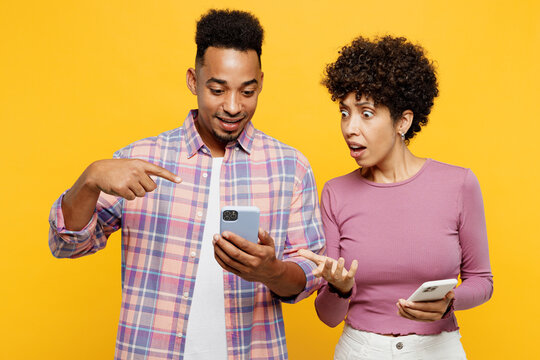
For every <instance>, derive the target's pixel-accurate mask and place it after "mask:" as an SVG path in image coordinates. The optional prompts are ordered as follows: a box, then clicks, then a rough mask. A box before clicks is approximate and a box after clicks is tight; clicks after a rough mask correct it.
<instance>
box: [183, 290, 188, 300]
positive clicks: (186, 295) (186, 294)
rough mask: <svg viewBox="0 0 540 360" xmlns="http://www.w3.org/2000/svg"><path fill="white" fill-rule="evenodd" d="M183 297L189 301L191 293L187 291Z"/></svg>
mask: <svg viewBox="0 0 540 360" xmlns="http://www.w3.org/2000/svg"><path fill="white" fill-rule="evenodd" d="M182 297H183V298H184V299H187V298H188V297H189V293H188V292H187V291H186V292H185V293H184V296H182Z"/></svg>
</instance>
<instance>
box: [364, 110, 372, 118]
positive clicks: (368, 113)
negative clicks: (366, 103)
mask: <svg viewBox="0 0 540 360" xmlns="http://www.w3.org/2000/svg"><path fill="white" fill-rule="evenodd" d="M362 116H363V117H365V118H370V117H372V116H373V113H372V112H371V111H369V110H364V111H362Z"/></svg>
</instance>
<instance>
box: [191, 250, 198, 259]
mask: <svg viewBox="0 0 540 360" xmlns="http://www.w3.org/2000/svg"><path fill="white" fill-rule="evenodd" d="M189 256H191V257H192V258H194V257H195V256H197V253H196V252H195V251H192V252H191V253H190V254H189Z"/></svg>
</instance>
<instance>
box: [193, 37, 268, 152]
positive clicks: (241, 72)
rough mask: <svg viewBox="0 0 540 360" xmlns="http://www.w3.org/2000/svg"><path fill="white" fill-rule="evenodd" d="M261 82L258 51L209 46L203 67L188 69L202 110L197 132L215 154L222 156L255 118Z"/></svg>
mask: <svg viewBox="0 0 540 360" xmlns="http://www.w3.org/2000/svg"><path fill="white" fill-rule="evenodd" d="M262 82H263V73H262V71H261V68H260V65H259V59H258V57H257V53H256V52H255V50H248V51H238V50H234V49H223V48H215V47H209V48H208V49H207V50H206V53H205V54H204V64H202V65H199V66H197V69H196V70H194V69H189V70H188V72H187V84H188V87H189V89H190V90H191V92H192V93H193V94H194V95H197V103H198V107H199V115H198V118H197V122H196V126H197V130H198V131H199V134H200V135H201V137H202V139H203V141H204V143H205V144H206V146H208V147H209V148H210V150H211V151H212V153H213V154H214V155H215V154H221V155H222V154H223V151H224V148H225V145H226V144H227V143H228V142H229V141H233V140H236V139H237V138H238V136H239V135H240V134H241V133H242V130H243V129H244V126H245V125H246V124H247V122H248V121H250V120H251V118H252V117H253V114H254V113H255V109H256V107H257V98H258V96H259V93H260V92H261V90H262Z"/></svg>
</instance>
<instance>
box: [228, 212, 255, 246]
mask: <svg viewBox="0 0 540 360" xmlns="http://www.w3.org/2000/svg"><path fill="white" fill-rule="evenodd" d="M259 214H260V211H259V208H258V207H256V206H224V207H223V208H221V217H220V222H219V233H220V234H223V232H224V231H230V232H232V233H235V234H236V235H238V236H241V237H243V238H244V239H246V240H248V241H251V242H253V243H255V244H257V243H258V242H259Z"/></svg>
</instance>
